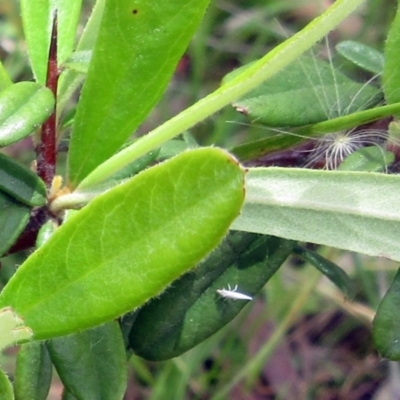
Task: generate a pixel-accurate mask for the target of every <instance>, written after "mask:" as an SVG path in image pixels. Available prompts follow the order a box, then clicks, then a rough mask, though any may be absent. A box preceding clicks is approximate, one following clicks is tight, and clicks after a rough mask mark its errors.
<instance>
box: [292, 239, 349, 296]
mask: <svg viewBox="0 0 400 400" xmlns="http://www.w3.org/2000/svg"><path fill="white" fill-rule="evenodd" d="M294 253H295V254H297V255H299V256H300V257H301V258H302V259H303V260H305V261H307V262H309V263H310V264H311V265H313V266H314V267H315V268H317V269H318V271H320V272H322V273H323V274H324V275H325V276H326V277H327V278H328V279H330V280H331V281H332V282H333V283H334V284H335V285H336V286H337V287H338V288H339V289H340V290H341V291H342V292H343V293H344V295H345V296H347V297H353V296H354V293H355V292H354V285H353V282H352V281H351V279H350V278H349V276H348V275H347V274H346V272H345V271H343V269H342V268H340V267H339V266H337V265H336V264H335V263H333V262H332V261H329V260H327V259H326V258H325V257H322V256H321V255H320V254H318V253H316V252H315V251H311V250H309V249H306V248H305V247H302V246H296V247H295V249H294Z"/></svg>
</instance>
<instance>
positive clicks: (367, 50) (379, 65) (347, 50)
mask: <svg viewBox="0 0 400 400" xmlns="http://www.w3.org/2000/svg"><path fill="white" fill-rule="evenodd" d="M335 48H336V50H337V52H338V53H339V54H341V55H342V56H343V57H345V58H347V59H348V60H349V61H351V62H352V63H353V64H355V65H357V66H359V67H360V68H362V69H365V70H366V71H369V72H372V73H373V74H377V75H379V74H381V73H382V71H383V65H384V61H385V60H384V58H383V54H382V53H380V52H379V51H378V50H375V49H374V48H372V47H370V46H367V45H366V44H363V43H359V42H355V41H353V40H345V41H343V42H340V43H338V44H337V45H336V47H335Z"/></svg>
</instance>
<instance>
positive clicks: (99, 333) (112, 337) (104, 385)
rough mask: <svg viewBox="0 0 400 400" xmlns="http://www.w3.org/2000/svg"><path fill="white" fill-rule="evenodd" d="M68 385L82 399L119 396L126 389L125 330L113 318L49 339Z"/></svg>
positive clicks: (113, 399) (110, 399) (116, 399)
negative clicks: (123, 336)
mask: <svg viewBox="0 0 400 400" xmlns="http://www.w3.org/2000/svg"><path fill="white" fill-rule="evenodd" d="M47 347H48V349H49V352H50V356H51V359H52V361H53V363H54V366H55V367H56V369H57V373H58V375H59V376H60V378H61V380H62V382H63V384H64V386H65V387H66V389H67V390H68V392H69V393H71V394H72V395H73V396H74V397H75V398H77V399H79V400H87V399H96V400H119V399H122V397H123V396H124V393H125V389H126V378H127V362H126V352H125V346H124V342H123V340H122V336H121V330H120V329H119V325H118V323H117V322H109V323H108V324H104V325H101V326H99V327H97V328H92V329H89V330H86V331H83V332H79V333H75V334H73V335H69V336H64V337H61V338H57V339H52V340H50V341H48V342H47Z"/></svg>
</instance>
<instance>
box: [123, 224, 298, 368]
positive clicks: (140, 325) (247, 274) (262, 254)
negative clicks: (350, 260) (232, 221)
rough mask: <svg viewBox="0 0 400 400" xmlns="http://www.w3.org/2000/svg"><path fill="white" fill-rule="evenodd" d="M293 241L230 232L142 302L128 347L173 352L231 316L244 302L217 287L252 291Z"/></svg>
mask: <svg viewBox="0 0 400 400" xmlns="http://www.w3.org/2000/svg"><path fill="white" fill-rule="evenodd" d="M293 246H294V243H293V242H291V241H289V240H284V239H280V238H277V237H272V236H262V235H255V234H249V233H243V232H231V233H230V234H229V235H228V236H227V237H226V238H225V240H224V241H223V242H222V243H221V245H220V246H219V247H218V248H217V249H216V250H215V251H214V252H213V253H212V254H211V255H210V256H209V257H208V258H207V259H206V260H204V261H202V262H201V263H200V264H199V265H198V266H197V267H196V268H195V269H194V271H193V272H189V273H187V274H185V275H184V276H182V277H181V278H180V279H179V280H177V281H176V282H174V285H173V286H171V287H170V288H168V289H167V290H166V291H165V292H164V293H163V294H162V295H161V296H160V297H158V298H155V299H153V300H151V301H150V302H149V303H148V304H146V305H145V306H144V307H142V308H141V309H140V310H139V312H138V315H137V317H136V319H135V321H134V324H133V327H132V328H131V333H130V336H129V347H130V348H131V349H132V350H133V351H134V352H135V353H136V354H138V355H140V356H141V357H144V358H146V359H149V360H157V361H160V360H165V359H168V358H172V357H176V356H178V355H180V354H182V353H183V352H185V351H187V350H189V349H190V348H192V347H194V346H195V345H197V344H199V343H200V342H202V341H203V340H205V339H206V338H208V337H209V336H211V335H212V334H214V333H215V332H217V331H218V330H219V329H221V328H222V327H223V326H225V325H226V324H227V323H228V322H229V321H231V320H232V319H233V318H234V317H235V316H236V315H237V314H238V313H239V312H240V311H241V310H242V308H243V307H244V306H245V305H246V304H248V301H243V300H233V299H227V298H223V297H221V296H220V295H219V294H218V293H217V290H218V289H228V287H231V289H234V288H235V287H236V285H237V291H238V292H243V293H246V294H247V295H250V296H254V295H256V294H257V293H258V292H259V291H260V289H261V288H262V287H263V286H264V285H265V283H266V282H267V281H268V280H269V279H270V278H271V276H272V275H273V274H274V273H275V272H276V271H277V269H278V268H279V267H280V266H281V264H282V263H283V262H284V261H285V259H286V258H287V256H288V255H289V254H290V252H291V250H292V248H293Z"/></svg>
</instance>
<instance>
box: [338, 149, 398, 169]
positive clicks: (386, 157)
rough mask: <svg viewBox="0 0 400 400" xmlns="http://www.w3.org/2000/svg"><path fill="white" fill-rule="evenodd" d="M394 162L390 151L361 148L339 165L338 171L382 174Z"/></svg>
mask: <svg viewBox="0 0 400 400" xmlns="http://www.w3.org/2000/svg"><path fill="white" fill-rule="evenodd" d="M394 160H395V156H394V154H393V153H392V152H391V151H387V150H384V149H382V148H381V147H380V146H378V145H377V146H368V147H362V148H361V149H358V150H356V151H355V152H354V153H351V154H350V155H349V156H347V157H346V158H345V160H344V161H343V162H342V163H341V164H340V165H339V168H338V169H339V170H340V171H369V172H384V171H386V170H387V168H388V166H389V165H390V164H392V163H393V162H394Z"/></svg>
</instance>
